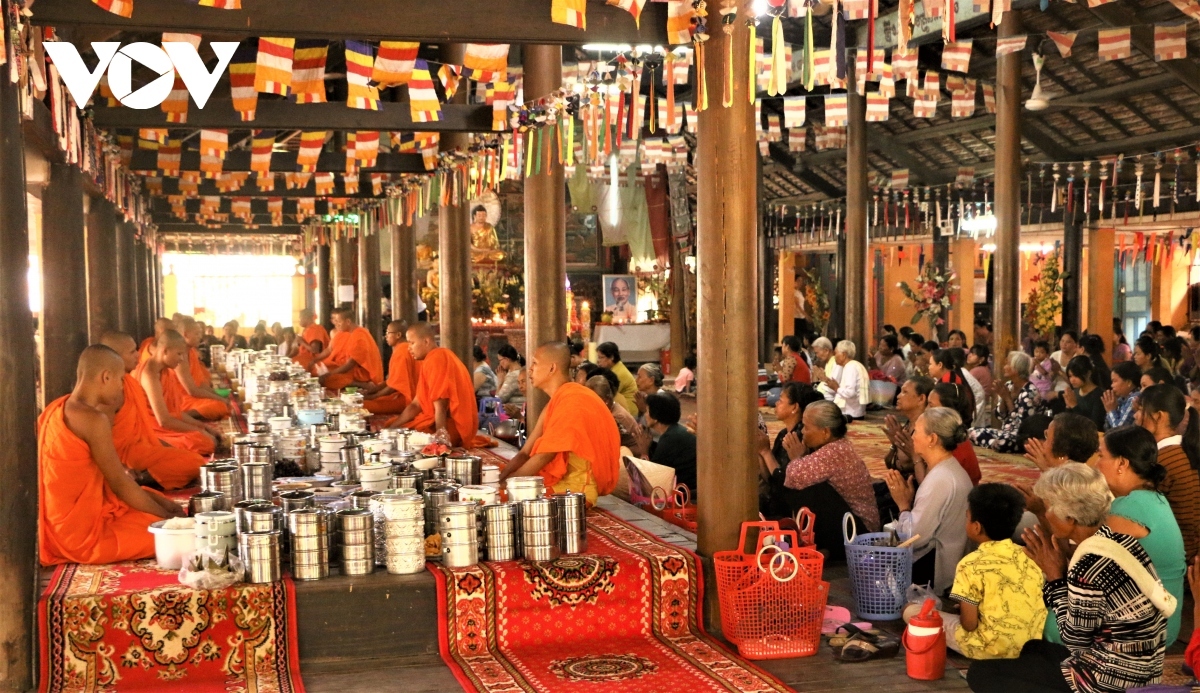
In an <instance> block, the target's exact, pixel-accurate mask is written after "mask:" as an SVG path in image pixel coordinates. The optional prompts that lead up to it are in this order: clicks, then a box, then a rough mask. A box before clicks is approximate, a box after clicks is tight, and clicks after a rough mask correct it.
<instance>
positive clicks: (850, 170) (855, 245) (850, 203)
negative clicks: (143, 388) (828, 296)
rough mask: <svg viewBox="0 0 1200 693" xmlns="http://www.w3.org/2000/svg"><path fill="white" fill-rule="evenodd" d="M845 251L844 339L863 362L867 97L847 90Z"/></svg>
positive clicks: (866, 345)
mask: <svg viewBox="0 0 1200 693" xmlns="http://www.w3.org/2000/svg"><path fill="white" fill-rule="evenodd" d="M847 68H848V69H847V72H846V79H847V83H848V84H854V79H855V76H854V64H853V63H852V62H849V61H848V63H847ZM846 116H847V121H846V234H845V236H846V250H845V254H844V255H843V256H842V257H841V258H840V260H841V262H840V264H841V265H842V266H841V268H839V269H841V270H842V272H841V273H840V274H839V276H840V277H841V279H842V287H843V288H842V290H843V291H844V292H845V295H846V317H845V332H844V333H843V334H844V335H845V337H846V339H849V340H850V341H852V342H854V346H856V347H857V348H858V358H859V360H860V361H863V362H864V363H865V362H866V359H867V354H868V353H869V352H870V351H871V349H870V338H871V335H870V327H869V326H868V319H869V318H868V313H869V308H868V303H867V293H868V291H867V289H868V281H867V278H868V277H869V276H870V271H869V268H868V254H867V245H868V239H867V204H868V203H869V201H870V199H871V195H870V191H869V190H868V189H867V97H866V96H865V95H859V94H855V93H854V90H850V91H849V92H847V94H846Z"/></svg>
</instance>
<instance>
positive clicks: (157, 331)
mask: <svg viewBox="0 0 1200 693" xmlns="http://www.w3.org/2000/svg"><path fill="white" fill-rule="evenodd" d="M172 329H175V323H174V322H172V321H171V320H170V318H159V319H158V320H155V321H154V336H153V337H146V338H145V339H143V340H142V343H141V344H139V345H138V362H139V363H140V362H142V361H147V360H149V359H150V349H151V348H152V347H153V346H154V340H156V339H158V338H159V336H160V335H161V334H162V333H163V332H166V331H167V330H172Z"/></svg>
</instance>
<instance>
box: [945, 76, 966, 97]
mask: <svg viewBox="0 0 1200 693" xmlns="http://www.w3.org/2000/svg"><path fill="white" fill-rule="evenodd" d="M966 87H967V78H966V77H965V76H963V75H946V91H948V92H950V93H951V94H954V93H955V92H959V91H962V90H963V89H966Z"/></svg>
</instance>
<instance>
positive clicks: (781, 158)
mask: <svg viewBox="0 0 1200 693" xmlns="http://www.w3.org/2000/svg"><path fill="white" fill-rule="evenodd" d="M770 152H771V158H772V159H774V160H775V161H777V162H779V164H780V165H781V166H783V167H784V168H786V169H787V170H788V171H791V172H792V173H793V174H794V175H795V176H796V177H797V178H799V179H800V180H801V181H802V182H803V183H804V184H805V185H807V186H808V187H810V188H812V189H813V190H815V191H817V192H819V193H821V194H822V195H825V196H826V197H841V196H842V195H845V194H846V191H844V190H842V189H841V188H839V187H837V186H836V185H833V184H832V183H830V182H829V181H827V180H825V179H824V178H822V177H821V176H819V175H817V174H816V173H815V172H813V171H811V170H809V169H808V167H807V166H804V165H803V164H804V159H803V158H801V159H800V163H801V167H800V170H798V171H797V170H796V168H797V167H796V157H795V156H793V155H792V153H791V152H789V151H787V150H785V149H784V148H783V147H782V146H780V145H779V143H778V142H771V143H770ZM842 158H843V159H844V158H845V153H844V152H843V154H842Z"/></svg>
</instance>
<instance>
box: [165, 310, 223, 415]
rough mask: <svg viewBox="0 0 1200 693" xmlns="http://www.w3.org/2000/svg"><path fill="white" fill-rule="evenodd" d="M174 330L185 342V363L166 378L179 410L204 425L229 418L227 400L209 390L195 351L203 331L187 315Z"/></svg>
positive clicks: (209, 380) (206, 374)
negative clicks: (201, 420) (177, 328)
mask: <svg viewBox="0 0 1200 693" xmlns="http://www.w3.org/2000/svg"><path fill="white" fill-rule="evenodd" d="M177 325H178V326H179V327H180V328H182V329H179V330H177V331H178V332H179V333H180V334H182V335H183V339H184V341H185V342H187V345H188V353H187V359H186V360H184V361H181V362H180V363H179V365H178V366H176V367H175V368H174V369H173V372H172V373H171V374H170V375H169V376H167V377H168V378H169V379H174V381H175V382H173V383H171V386H172V389H174V390H178V391H179V394H180V403H179V406H180V410H181V411H186V412H188V413H189V414H191V415H192V416H194V417H196V418H200V419H205V420H206V421H217V420H218V419H224V418H227V417H228V416H229V400H228V399H226V398H224V397H222V396H220V395H218V394H217V393H216V392H214V391H213V389H212V386H211V385H212V373H210V372H209V370H208V368H206V367H205V366H204V364H203V363H201V362H200V352H199V351H198V350H197V349H196V347H198V346H200V342H201V341H202V340H203V339H204V331H203V330H201V329H200V325H199V323H197V322H196V321H195V320H194V319H192V318H190V317H187V316H186V315H185V316H183V317H182V318H180V320H179V322H178V323H177Z"/></svg>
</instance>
